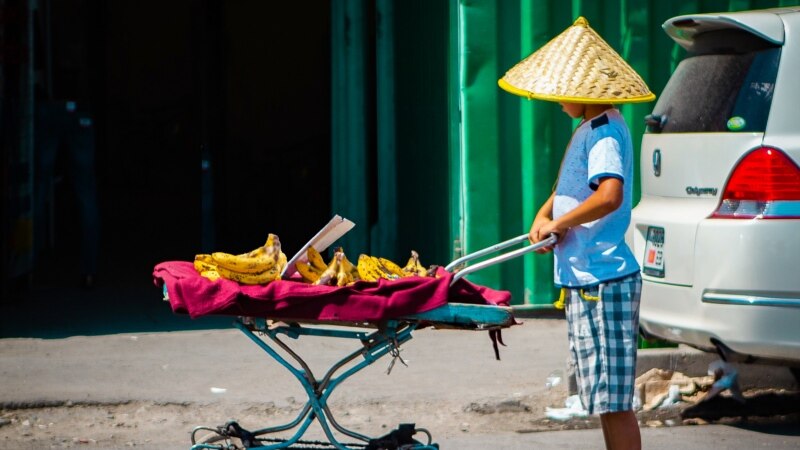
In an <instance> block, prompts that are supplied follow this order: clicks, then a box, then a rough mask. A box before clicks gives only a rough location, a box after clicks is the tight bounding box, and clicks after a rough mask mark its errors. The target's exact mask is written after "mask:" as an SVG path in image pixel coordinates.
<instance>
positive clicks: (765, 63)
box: [628, 7, 800, 376]
mask: <svg viewBox="0 0 800 450" xmlns="http://www.w3.org/2000/svg"><path fill="white" fill-rule="evenodd" d="M663 28H664V30H665V31H666V33H667V34H668V35H669V37H670V38H672V39H673V40H674V41H675V42H677V43H678V44H679V45H681V46H682V47H684V48H685V49H686V50H687V54H686V57H685V58H684V59H683V60H682V61H681V62H680V64H679V65H678V66H677V68H676V69H675V71H674V73H673V75H672V76H671V78H670V79H669V82H668V83H667V85H666V87H665V88H664V91H663V92H662V93H661V95H660V97H659V99H658V102H657V103H656V105H655V107H654V109H653V111H652V114H651V115H649V116H647V118H646V120H647V131H646V132H645V135H644V137H643V140H642V148H641V167H640V170H641V181H642V196H641V201H640V203H639V204H638V205H637V206H636V208H635V209H634V210H633V216H632V223H631V228H630V230H629V236H628V238H629V240H630V241H631V242H632V244H633V249H634V252H635V253H636V255H637V258H638V259H639V263H640V265H641V267H642V272H643V273H642V277H643V280H644V282H643V288H642V304H641V313H640V314H641V318H640V320H641V328H642V333H643V334H644V335H645V336H648V337H658V338H662V339H666V340H668V341H673V342H678V343H684V344H688V345H691V346H693V347H696V348H699V349H702V350H707V351H716V352H719V353H720V355H721V356H722V357H723V358H724V359H726V360H729V361H743V362H761V363H769V364H781V365H786V366H789V367H793V369H792V371H793V373H794V374H795V376H798V374H800V370H798V369H797V367H800V7H794V8H782V9H772V10H761V11H744V12H732V13H716V14H692V15H684V16H679V17H675V18H672V19H670V20H668V21H666V22H665V23H664V25H663Z"/></svg>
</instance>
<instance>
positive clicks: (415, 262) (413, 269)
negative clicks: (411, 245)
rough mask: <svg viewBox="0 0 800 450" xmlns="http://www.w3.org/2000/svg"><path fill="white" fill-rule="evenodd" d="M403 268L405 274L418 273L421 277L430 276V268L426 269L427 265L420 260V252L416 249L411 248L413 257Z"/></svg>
mask: <svg viewBox="0 0 800 450" xmlns="http://www.w3.org/2000/svg"><path fill="white" fill-rule="evenodd" d="M402 270H403V273H405V274H406V275H405V276H408V277H410V276H413V275H417V276H420V277H426V276H428V269H426V268H425V266H423V265H422V263H421V262H420V261H419V254H418V253H417V252H415V251H414V250H411V258H408V262H407V263H406V265H405V266H403V269H402Z"/></svg>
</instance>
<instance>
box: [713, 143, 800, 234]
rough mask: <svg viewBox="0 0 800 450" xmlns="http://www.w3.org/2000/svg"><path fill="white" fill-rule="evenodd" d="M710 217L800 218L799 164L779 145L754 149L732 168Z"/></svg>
mask: <svg viewBox="0 0 800 450" xmlns="http://www.w3.org/2000/svg"><path fill="white" fill-rule="evenodd" d="M711 217H716V218H726V219H752V218H763V219H785V218H800V167H797V164H795V163H794V161H792V160H791V159H790V158H789V157H788V156H786V154H785V153H784V152H782V151H780V150H778V149H775V148H771V147H761V148H757V149H755V150H753V151H752V152H750V153H748V154H747V155H746V156H745V157H744V158H742V160H741V161H739V164H738V165H737V166H736V168H735V169H734V170H733V174H731V177H730V179H729V180H728V184H727V186H725V191H724V192H723V194H722V202H721V203H720V205H719V207H718V208H717V210H716V211H715V212H714V214H713V215H712V216H711Z"/></svg>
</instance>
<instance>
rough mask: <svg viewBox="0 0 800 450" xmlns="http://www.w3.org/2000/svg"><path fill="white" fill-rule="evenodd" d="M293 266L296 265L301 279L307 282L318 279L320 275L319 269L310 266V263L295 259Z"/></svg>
mask: <svg viewBox="0 0 800 450" xmlns="http://www.w3.org/2000/svg"><path fill="white" fill-rule="evenodd" d="M295 267H297V271H298V272H300V275H302V277H303V279H304V280H305V281H306V282H308V283H313V282H315V281H317V280H319V277H320V275H322V272H321V271H319V270H318V269H316V268H314V267H312V266H311V264H308V263H304V262H302V261H297V262H296V263H295Z"/></svg>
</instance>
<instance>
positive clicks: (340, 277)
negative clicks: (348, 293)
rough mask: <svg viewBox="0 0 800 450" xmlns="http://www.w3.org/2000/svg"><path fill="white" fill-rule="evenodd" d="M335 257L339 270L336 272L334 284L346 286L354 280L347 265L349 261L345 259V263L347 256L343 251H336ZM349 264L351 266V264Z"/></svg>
mask: <svg viewBox="0 0 800 450" xmlns="http://www.w3.org/2000/svg"><path fill="white" fill-rule="evenodd" d="M335 257H336V258H337V259H338V260H339V271H338V272H336V286H347V285H348V284H350V283H352V282H353V281H354V280H353V275H352V274H351V273H350V270H349V269H350V267H349V266H348V264H349V263H350V262H349V261H347V263H345V261H346V260H347V258H346V257H345V256H344V252H336V255H335ZM349 265H350V266H352V264H349Z"/></svg>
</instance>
